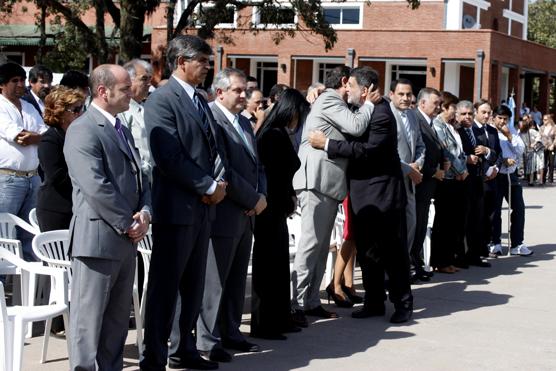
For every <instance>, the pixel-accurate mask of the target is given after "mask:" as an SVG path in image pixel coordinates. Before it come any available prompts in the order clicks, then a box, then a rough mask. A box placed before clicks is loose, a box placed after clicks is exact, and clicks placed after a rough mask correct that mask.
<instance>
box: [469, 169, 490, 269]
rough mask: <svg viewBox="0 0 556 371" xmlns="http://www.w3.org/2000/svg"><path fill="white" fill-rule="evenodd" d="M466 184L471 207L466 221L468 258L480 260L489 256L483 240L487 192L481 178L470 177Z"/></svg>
mask: <svg viewBox="0 0 556 371" xmlns="http://www.w3.org/2000/svg"><path fill="white" fill-rule="evenodd" d="M464 182H467V184H468V187H469V207H468V209H467V216H466V221H465V226H466V228H465V242H466V244H467V252H466V257H467V259H469V260H476V259H480V257H481V256H487V255H488V248H487V245H486V244H485V241H484V238H483V233H482V231H483V226H484V218H485V215H484V209H485V208H484V206H485V191H484V181H483V178H482V177H481V176H471V175H470V176H468V177H467V178H466V179H465V181H464Z"/></svg>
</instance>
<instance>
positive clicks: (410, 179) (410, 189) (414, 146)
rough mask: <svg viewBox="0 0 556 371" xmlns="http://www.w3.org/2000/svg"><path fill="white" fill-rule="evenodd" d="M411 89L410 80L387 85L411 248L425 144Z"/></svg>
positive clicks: (408, 246) (408, 244) (408, 239)
mask: <svg viewBox="0 0 556 371" xmlns="http://www.w3.org/2000/svg"><path fill="white" fill-rule="evenodd" d="M412 98H413V90H412V87H411V81H409V80H407V79H399V80H395V81H392V84H391V85H390V108H391V109H392V113H394V117H395V118H396V123H397V127H398V154H399V155H400V161H401V165H402V173H403V179H404V184H405V191H406V194H407V205H406V208H405V216H406V224H407V248H408V250H409V249H411V246H413V239H414V237H415V223H416V218H417V214H416V206H415V186H416V185H417V184H419V183H421V180H422V179H423V175H422V174H421V172H420V171H421V168H422V167H423V164H424V163H425V143H424V142H423V138H422V137H421V130H420V129H419V124H418V122H417V118H416V117H415V113H414V112H413V111H411V110H410V105H411V99H412Z"/></svg>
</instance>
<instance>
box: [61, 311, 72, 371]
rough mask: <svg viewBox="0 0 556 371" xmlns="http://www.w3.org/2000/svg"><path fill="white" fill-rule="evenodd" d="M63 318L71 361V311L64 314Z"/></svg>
mask: <svg viewBox="0 0 556 371" xmlns="http://www.w3.org/2000/svg"><path fill="white" fill-rule="evenodd" d="M62 318H63V319H64V329H65V333H66V347H67V348H68V361H69V360H70V359H71V354H70V340H69V309H68V310H66V311H65V312H64V313H63V314H62ZM70 364H71V362H70Z"/></svg>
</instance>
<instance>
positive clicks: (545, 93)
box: [531, 73, 552, 113]
mask: <svg viewBox="0 0 556 371" xmlns="http://www.w3.org/2000/svg"><path fill="white" fill-rule="evenodd" d="M551 88H552V85H551V84H550V74H549V73H545V74H544V75H542V76H541V77H540V84H539V103H538V104H537V107H538V109H539V111H541V112H542V113H546V112H548V110H549V103H548V100H549V98H550V90H551ZM531 108H533V107H531Z"/></svg>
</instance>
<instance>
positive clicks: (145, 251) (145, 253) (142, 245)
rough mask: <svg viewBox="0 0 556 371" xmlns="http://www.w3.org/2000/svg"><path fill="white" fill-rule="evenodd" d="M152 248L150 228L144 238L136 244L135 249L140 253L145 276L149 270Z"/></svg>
mask: <svg viewBox="0 0 556 371" xmlns="http://www.w3.org/2000/svg"><path fill="white" fill-rule="evenodd" d="M152 250H153V237H152V233H151V230H150V229H149V232H148V233H147V234H146V235H145V238H143V239H142V240H141V242H139V243H138V244H137V251H139V252H140V253H141V257H142V258H143V268H144V272H145V277H146V276H147V274H148V272H149V268H150V266H151V254H152Z"/></svg>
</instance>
